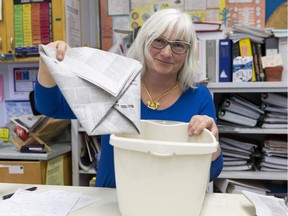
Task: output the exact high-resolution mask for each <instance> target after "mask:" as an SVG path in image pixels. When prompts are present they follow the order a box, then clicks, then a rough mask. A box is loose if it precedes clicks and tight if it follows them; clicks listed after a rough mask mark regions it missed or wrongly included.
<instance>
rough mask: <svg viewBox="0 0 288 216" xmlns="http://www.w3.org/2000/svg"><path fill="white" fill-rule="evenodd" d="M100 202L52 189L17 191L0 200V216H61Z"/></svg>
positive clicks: (73, 193)
mask: <svg viewBox="0 0 288 216" xmlns="http://www.w3.org/2000/svg"><path fill="white" fill-rule="evenodd" d="M99 200H101V199H100V198H98V197H91V196H87V195H82V194H81V193H75V192H66V191H63V190H57V189H52V190H48V191H44V192H37V191H33V192H31V191H27V190H24V189H18V190H17V191H16V192H15V194H14V195H13V196H12V197H11V198H10V199H7V200H0V215H1V216H19V215H21V216H34V215H35V216H36V215H37V216H38V215H41V216H51V215H53V216H63V215H68V213H69V212H72V211H75V210H77V209H79V208H82V207H84V206H87V205H89V204H91V203H94V202H97V201H99Z"/></svg>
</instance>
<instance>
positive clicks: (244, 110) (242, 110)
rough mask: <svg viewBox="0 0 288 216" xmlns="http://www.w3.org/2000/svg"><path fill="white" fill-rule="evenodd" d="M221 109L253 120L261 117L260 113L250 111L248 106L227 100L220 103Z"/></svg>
mask: <svg viewBox="0 0 288 216" xmlns="http://www.w3.org/2000/svg"><path fill="white" fill-rule="evenodd" d="M222 109H224V110H228V111H231V112H234V113H238V114H241V115H243V116H247V117H250V118H253V119H258V118H259V117H260V115H261V113H260V112H257V111H256V110H252V109H250V108H249V107H248V106H245V105H243V104H240V103H238V102H236V101H232V100H230V99H229V98H226V99H225V100H224V102H223V103H222Z"/></svg>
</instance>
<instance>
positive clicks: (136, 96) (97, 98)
mask: <svg viewBox="0 0 288 216" xmlns="http://www.w3.org/2000/svg"><path fill="white" fill-rule="evenodd" d="M39 50H40V57H41V59H42V60H43V61H44V63H45V64H46V66H47V68H48V71H49V72H50V73H51V75H52V77H53V78H54V80H55V81H56V83H57V85H58V86H59V88H60V91H61V92H62V94H63V95H64V97H65V99H66V100H67V102H68V104H69V106H70V107H71V109H72V111H73V112H74V114H75V116H76V117H77V119H78V120H79V121H80V123H81V125H82V126H83V128H84V129H85V131H86V133H87V134H88V135H100V134H111V133H139V130H140V101H141V99H140V71H141V69H142V65H141V64H140V63H139V62H138V61H136V60H134V59H130V58H127V57H124V56H120V55H117V54H114V53H110V52H106V51H102V50H99V49H93V48H88V47H78V48H69V49H68V50H67V51H66V54H65V57H64V59H63V60H62V61H58V60H57V59H56V49H55V48H52V47H49V46H45V45H40V47H39Z"/></svg>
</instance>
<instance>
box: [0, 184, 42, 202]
mask: <svg viewBox="0 0 288 216" xmlns="http://www.w3.org/2000/svg"><path fill="white" fill-rule="evenodd" d="M36 189H37V187H31V188H27V189H25V190H28V191H35V190H36ZM13 195H14V193H10V194H7V195H4V196H2V199H3V200H5V199H9V198H11V197H12V196H13Z"/></svg>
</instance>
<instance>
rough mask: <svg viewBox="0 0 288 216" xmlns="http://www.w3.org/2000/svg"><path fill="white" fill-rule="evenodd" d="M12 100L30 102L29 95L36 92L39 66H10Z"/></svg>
mask: <svg viewBox="0 0 288 216" xmlns="http://www.w3.org/2000/svg"><path fill="white" fill-rule="evenodd" d="M8 72H9V73H8V82H9V89H8V90H9V98H8V99H10V100H15V99H16V100H28V99H29V93H30V92H31V91H33V90H34V84H35V79H36V76H37V72H38V65H19V64H11V65H9V66H8Z"/></svg>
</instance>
